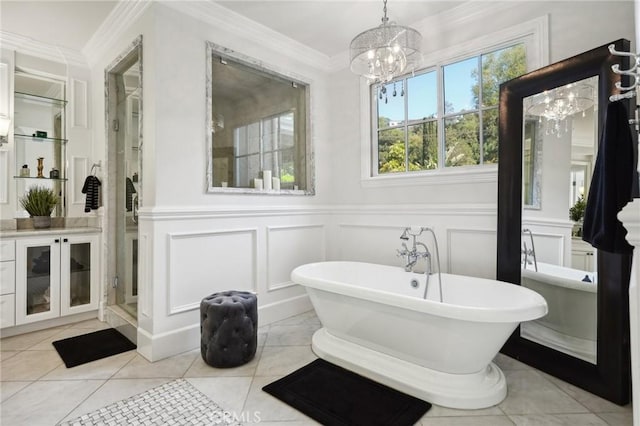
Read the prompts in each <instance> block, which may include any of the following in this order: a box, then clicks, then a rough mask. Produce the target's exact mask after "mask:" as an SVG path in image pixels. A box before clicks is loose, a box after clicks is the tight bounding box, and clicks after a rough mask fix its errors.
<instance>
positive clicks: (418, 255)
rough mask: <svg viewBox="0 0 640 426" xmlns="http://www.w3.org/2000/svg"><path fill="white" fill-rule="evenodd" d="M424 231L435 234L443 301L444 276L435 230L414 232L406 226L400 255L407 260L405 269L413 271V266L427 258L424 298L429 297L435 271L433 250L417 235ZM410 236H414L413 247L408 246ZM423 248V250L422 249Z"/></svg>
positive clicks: (420, 229) (401, 237) (428, 229)
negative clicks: (441, 269) (418, 238)
mask: <svg viewBox="0 0 640 426" xmlns="http://www.w3.org/2000/svg"><path fill="white" fill-rule="evenodd" d="M424 231H428V232H430V233H431V235H432V236H433V242H434V244H435V248H436V257H437V261H438V282H439V285H440V302H442V277H441V276H440V253H439V252H438V240H437V239H436V234H435V233H434V232H433V229H431V228H419V231H418V232H417V233H413V232H412V230H411V228H405V229H404V231H403V232H402V235H400V239H401V240H403V242H402V250H398V256H399V257H402V258H404V259H406V260H405V265H404V270H405V271H406V272H413V267H414V266H415V265H416V263H418V260H420V259H427V264H426V268H425V275H426V278H427V281H426V284H425V288H424V298H425V299H426V298H427V290H428V289H429V277H430V276H431V274H432V273H433V272H432V271H433V268H432V264H431V252H430V251H429V248H428V247H427V246H426V244H423V243H421V242H419V241H417V237H418V236H420V235H422V233H423V232H424ZM409 237H411V238H412V244H411V248H409V247H407V243H406V242H407V241H409ZM420 249H422V250H420Z"/></svg>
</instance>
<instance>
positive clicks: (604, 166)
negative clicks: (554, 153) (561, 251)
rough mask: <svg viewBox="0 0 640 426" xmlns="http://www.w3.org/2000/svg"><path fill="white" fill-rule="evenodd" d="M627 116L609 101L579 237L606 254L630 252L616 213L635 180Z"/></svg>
mask: <svg viewBox="0 0 640 426" xmlns="http://www.w3.org/2000/svg"><path fill="white" fill-rule="evenodd" d="M633 143H634V142H633V138H632V135H631V128H630V126H629V115H628V113H627V109H626V108H625V106H624V104H623V102H622V101H617V102H611V103H610V104H609V105H608V107H607V111H606V116H605V123H604V132H603V133H602V138H601V141H600V145H599V147H598V157H597V159H596V165H595V168H594V171H593V177H592V180H591V187H590V188H589V196H588V198H587V206H586V208H585V213H584V224H583V234H582V239H583V240H584V241H586V242H588V243H590V244H591V245H592V246H593V247H595V248H597V249H600V250H604V251H607V252H610V253H631V252H632V251H633V246H631V245H630V244H629V243H628V242H627V240H626V239H625V235H626V234H627V231H626V229H625V228H624V227H623V226H622V223H621V222H620V221H619V220H618V217H617V215H618V212H620V210H622V208H623V207H624V206H625V205H626V204H627V203H628V202H629V201H631V199H632V198H633V192H634V187H636V188H637V183H634V180H637V179H638V175H637V172H636V170H635V164H634V150H633Z"/></svg>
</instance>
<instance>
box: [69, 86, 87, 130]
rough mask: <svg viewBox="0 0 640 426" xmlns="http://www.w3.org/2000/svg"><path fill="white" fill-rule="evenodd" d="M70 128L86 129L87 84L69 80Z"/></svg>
mask: <svg viewBox="0 0 640 426" xmlns="http://www.w3.org/2000/svg"><path fill="white" fill-rule="evenodd" d="M71 102H72V103H71V107H72V108H73V111H72V112H71V126H72V127H79V128H82V129H86V128H87V125H88V122H87V116H88V114H87V110H88V103H87V82H86V81H84V80H76V79H75V78H72V79H71Z"/></svg>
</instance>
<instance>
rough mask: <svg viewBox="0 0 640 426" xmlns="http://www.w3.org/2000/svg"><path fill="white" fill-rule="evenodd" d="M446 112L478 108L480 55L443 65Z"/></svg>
mask: <svg viewBox="0 0 640 426" xmlns="http://www.w3.org/2000/svg"><path fill="white" fill-rule="evenodd" d="M443 71H444V105H445V107H444V112H445V114H452V113H456V112H464V111H469V110H473V109H478V57H474V58H469V59H466V60H464V61H460V62H456V63H453V64H450V65H447V66H445V67H443Z"/></svg>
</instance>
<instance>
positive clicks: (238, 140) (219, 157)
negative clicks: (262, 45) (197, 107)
mask: <svg viewBox="0 0 640 426" xmlns="http://www.w3.org/2000/svg"><path fill="white" fill-rule="evenodd" d="M207 67H208V70H207V129H206V132H207V139H208V147H209V152H208V171H207V184H208V192H219V193H260V194H300V195H312V194H313V193H314V185H313V164H312V161H311V159H312V150H311V137H310V112H309V104H310V86H309V84H308V83H305V82H303V81H302V80H301V79H299V78H294V77H293V76H291V75H287V74H285V73H282V72H277V71H274V70H273V69H271V68H268V67H266V66H265V65H264V64H263V63H261V62H258V61H255V60H252V59H251V58H248V57H245V56H243V55H240V54H238V53H236V52H233V51H231V50H229V49H225V48H223V47H220V46H217V45H215V44H213V43H207Z"/></svg>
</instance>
